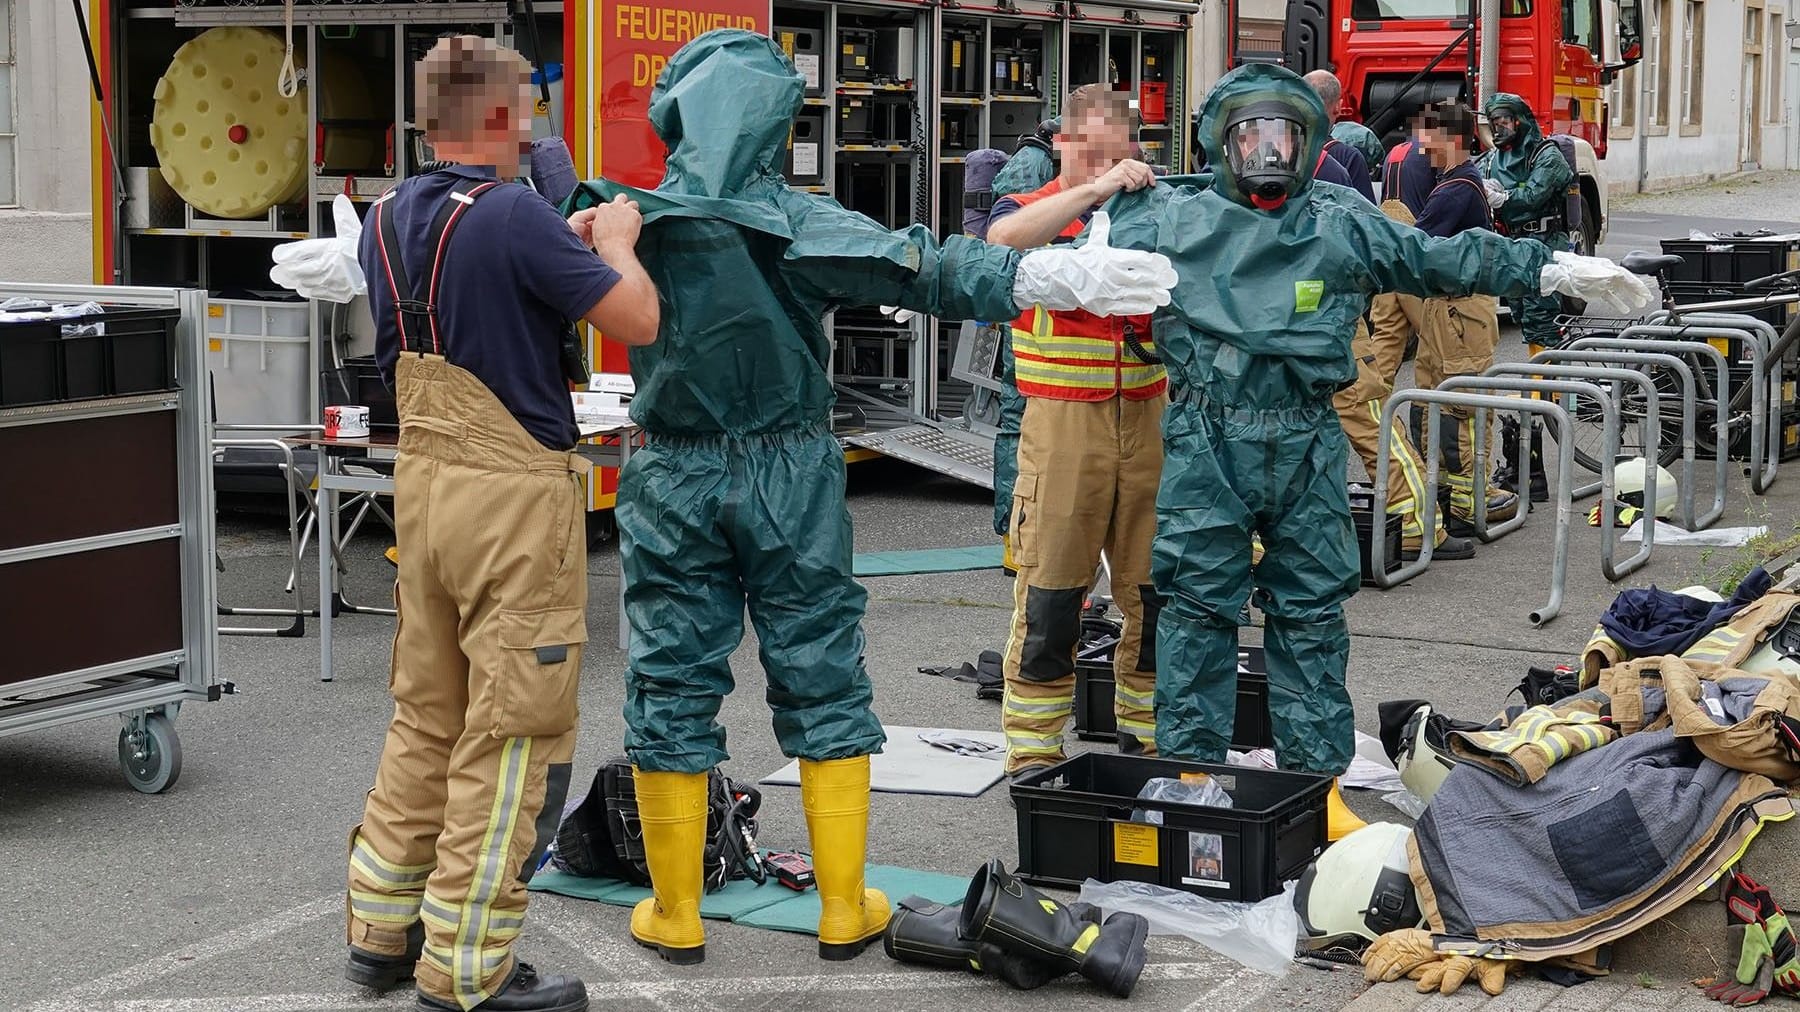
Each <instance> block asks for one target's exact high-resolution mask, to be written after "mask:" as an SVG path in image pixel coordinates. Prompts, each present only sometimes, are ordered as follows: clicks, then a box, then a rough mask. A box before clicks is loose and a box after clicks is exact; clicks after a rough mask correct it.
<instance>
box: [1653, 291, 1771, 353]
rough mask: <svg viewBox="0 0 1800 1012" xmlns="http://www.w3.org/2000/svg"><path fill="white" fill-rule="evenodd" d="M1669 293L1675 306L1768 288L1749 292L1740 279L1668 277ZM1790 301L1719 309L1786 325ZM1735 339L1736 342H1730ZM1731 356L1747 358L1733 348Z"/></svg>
mask: <svg viewBox="0 0 1800 1012" xmlns="http://www.w3.org/2000/svg"><path fill="white" fill-rule="evenodd" d="M1668 290H1669V297H1670V298H1671V299H1673V300H1675V304H1676V305H1677V306H1691V305H1694V304H1696V303H1701V302H1725V301H1728V300H1732V299H1750V298H1755V297H1757V296H1759V295H1766V294H1769V293H1767V292H1749V291H1745V290H1744V286H1743V284H1742V283H1740V282H1733V281H1671V282H1669V284H1668ZM1793 310H1794V306H1793V304H1792V303H1775V304H1774V305H1769V306H1763V307H1762V308H1760V309H1721V310H1719V312H1721V313H1735V314H1738V315H1741V316H1753V317H1755V318H1756V319H1758V320H1762V321H1763V322H1765V323H1768V324H1771V325H1773V326H1774V327H1775V328H1776V329H1777V330H1779V329H1781V328H1782V327H1785V326H1787V322H1788V317H1790V316H1791V315H1792V314H1793ZM1733 343H1736V342H1733ZM1731 357H1732V360H1733V361H1738V360H1742V361H1745V362H1748V361H1749V360H1750V357H1749V355H1748V354H1746V353H1743V352H1741V351H1736V350H1734V351H1733V352H1732V355H1731Z"/></svg>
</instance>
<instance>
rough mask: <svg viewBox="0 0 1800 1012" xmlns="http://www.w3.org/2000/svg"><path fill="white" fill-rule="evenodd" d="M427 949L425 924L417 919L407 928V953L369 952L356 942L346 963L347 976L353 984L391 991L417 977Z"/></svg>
mask: <svg viewBox="0 0 1800 1012" xmlns="http://www.w3.org/2000/svg"><path fill="white" fill-rule="evenodd" d="M423 951H425V924H424V922H423V921H414V922H413V924H412V927H410V928H407V929H406V955H404V956H382V955H377V954H376V953H373V952H365V951H363V950H362V949H359V948H357V947H356V946H354V945H352V946H351V947H350V958H349V960H348V961H347V962H345V964H344V976H345V978H347V979H348V980H349V981H350V982H351V983H353V984H361V985H362V986H364V987H372V988H374V989H375V990H377V991H388V990H391V989H393V988H396V987H399V986H400V985H401V984H404V983H406V982H407V981H409V980H411V979H413V967H415V966H417V965H418V963H419V954H420V953H422V952H423Z"/></svg>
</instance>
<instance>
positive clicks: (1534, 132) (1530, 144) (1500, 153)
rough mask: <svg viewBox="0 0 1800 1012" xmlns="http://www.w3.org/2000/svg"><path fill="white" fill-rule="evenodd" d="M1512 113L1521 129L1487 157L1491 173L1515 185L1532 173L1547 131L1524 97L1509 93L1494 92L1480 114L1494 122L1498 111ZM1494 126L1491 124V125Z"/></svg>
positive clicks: (1501, 180) (1483, 104) (1495, 146)
mask: <svg viewBox="0 0 1800 1012" xmlns="http://www.w3.org/2000/svg"><path fill="white" fill-rule="evenodd" d="M1502 111H1504V112H1509V113H1512V115H1513V117H1514V118H1515V119H1517V120H1518V121H1519V129H1518V131H1517V132H1516V133H1514V134H1513V136H1512V138H1511V139H1510V140H1509V141H1507V143H1506V144H1505V146H1501V145H1499V144H1495V145H1494V149H1493V152H1492V153H1491V154H1490V156H1489V159H1488V166H1487V168H1488V169H1489V171H1488V173H1487V174H1488V175H1489V176H1490V177H1492V178H1493V179H1496V180H1498V181H1499V182H1501V183H1502V184H1504V185H1506V186H1513V185H1515V184H1517V183H1519V182H1521V181H1523V180H1524V179H1525V177H1527V176H1529V175H1531V158H1532V156H1533V155H1535V154H1537V149H1538V147H1539V146H1540V145H1541V144H1543V143H1544V131H1543V130H1542V129H1541V128H1540V127H1539V126H1538V121H1537V116H1536V115H1535V114H1533V113H1532V111H1531V106H1529V105H1527V104H1525V100H1524V99H1522V98H1520V97H1519V96H1517V95H1514V94H1510V93H1508V92H1504V91H1500V92H1495V93H1494V94H1492V95H1489V96H1488V100H1487V101H1486V102H1484V103H1482V106H1481V114H1482V115H1483V116H1486V117H1488V119H1489V120H1490V121H1491V120H1492V119H1493V116H1494V114H1495V113H1497V112H1502ZM1490 129H1491V127H1490Z"/></svg>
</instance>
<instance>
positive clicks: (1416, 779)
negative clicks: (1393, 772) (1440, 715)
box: [1394, 703, 1456, 804]
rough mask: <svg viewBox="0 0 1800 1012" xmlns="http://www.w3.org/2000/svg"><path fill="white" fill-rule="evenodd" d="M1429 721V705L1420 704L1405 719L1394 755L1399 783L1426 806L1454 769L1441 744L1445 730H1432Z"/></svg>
mask: <svg viewBox="0 0 1800 1012" xmlns="http://www.w3.org/2000/svg"><path fill="white" fill-rule="evenodd" d="M1430 717H1431V704H1430V703H1421V704H1420V705H1419V708H1418V709H1416V710H1414V711H1413V712H1412V716H1410V717H1408V718H1407V719H1406V724H1405V726H1404V727H1403V728H1402V729H1401V731H1400V737H1399V742H1398V749H1397V751H1396V754H1395V755H1394V768H1395V769H1397V770H1399V771H1400V782H1401V783H1403V784H1405V785H1406V789H1407V790H1409V791H1411V792H1412V793H1413V796H1414V797H1417V798H1418V799H1419V800H1420V801H1423V802H1425V803H1426V804H1430V803H1431V799H1432V796H1433V795H1435V794H1437V792H1438V788H1439V787H1442V786H1443V785H1444V778H1445V777H1447V776H1449V775H1450V771H1451V770H1452V769H1454V768H1455V767H1456V760H1455V759H1453V758H1451V757H1450V754H1449V748H1448V747H1447V746H1446V745H1445V743H1444V733H1445V732H1444V730H1443V729H1441V728H1436V727H1433V726H1432V724H1433V722H1432V721H1431V720H1430V719H1429V718H1430ZM1428 732H1429V733H1428Z"/></svg>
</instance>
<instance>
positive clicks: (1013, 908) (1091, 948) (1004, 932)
mask: <svg viewBox="0 0 1800 1012" xmlns="http://www.w3.org/2000/svg"><path fill="white" fill-rule="evenodd" d="M960 933H961V935H962V937H963V938H966V939H970V940H972V941H975V942H979V943H985V944H991V945H993V946H995V947H996V948H999V949H1000V950H1002V951H1004V952H1007V953H1011V954H1013V955H1016V956H1031V957H1033V958H1036V959H1041V960H1044V961H1046V962H1049V963H1050V964H1051V965H1052V966H1056V967H1057V968H1058V970H1059V972H1067V971H1069V970H1073V971H1075V972H1077V973H1080V974H1081V975H1082V976H1083V977H1086V978H1087V979H1088V980H1090V981H1093V982H1094V983H1095V984H1097V985H1099V986H1100V987H1101V988H1102V989H1103V990H1105V991H1106V992H1107V993H1108V994H1110V995H1113V996H1114V997H1116V998H1129V997H1130V996H1131V990H1132V988H1134V987H1136V986H1137V981H1138V977H1139V976H1140V975H1142V974H1143V972H1144V959H1145V953H1144V940H1145V939H1146V938H1147V937H1149V934H1150V922H1149V921H1146V920H1145V919H1144V918H1143V917H1142V916H1140V915H1138V914H1129V913H1124V912H1120V913H1116V914H1113V915H1112V916H1111V917H1108V918H1107V919H1106V923H1105V924H1095V923H1093V922H1091V921H1085V920H1082V919H1081V918H1079V917H1076V916H1075V914H1074V912H1073V911H1071V910H1070V909H1069V908H1068V907H1065V906H1063V905H1061V904H1060V903H1057V902H1056V901H1055V900H1052V899H1051V898H1050V897H1048V896H1045V895H1044V894H1043V893H1040V892H1038V891H1037V890H1036V889H1033V888H1031V887H1030V886H1028V885H1026V884H1025V883H1024V882H1021V881H1020V880H1018V879H1017V878H1014V877H1013V876H1012V875H1009V874H1007V871H1006V867H1005V866H1004V865H1002V864H1001V863H1000V861H999V859H998V858H996V859H994V860H991V861H989V862H988V863H987V864H985V865H983V866H982V868H981V870H980V871H978V872H976V873H975V878H974V880H973V881H971V882H970V883H969V892H968V895H967V896H965V897H964V898H963V905H962V922H961V928H960Z"/></svg>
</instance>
